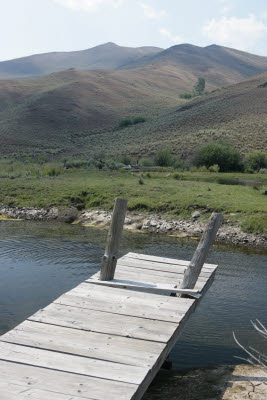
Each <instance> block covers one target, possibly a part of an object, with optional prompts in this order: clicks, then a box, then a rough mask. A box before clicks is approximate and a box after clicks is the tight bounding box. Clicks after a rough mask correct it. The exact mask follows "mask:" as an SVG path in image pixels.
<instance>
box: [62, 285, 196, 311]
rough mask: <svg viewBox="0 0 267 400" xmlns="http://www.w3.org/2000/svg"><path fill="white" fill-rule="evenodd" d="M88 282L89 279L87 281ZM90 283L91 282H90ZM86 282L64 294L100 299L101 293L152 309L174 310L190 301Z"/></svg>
mask: <svg viewBox="0 0 267 400" xmlns="http://www.w3.org/2000/svg"><path fill="white" fill-rule="evenodd" d="M89 281H90V279H89ZM90 282H91V281H90ZM90 282H88V281H85V282H83V283H81V284H80V285H78V286H76V287H75V288H74V289H72V290H70V291H69V292H67V293H66V294H73V295H74V294H77V295H79V296H81V294H82V295H84V296H86V297H88V298H92V299H93V298H94V299H97V298H102V297H103V293H104V294H105V295H106V296H109V295H111V293H112V297H113V298H114V299H118V301H122V300H123V301H126V302H129V303H132V302H134V304H135V305H136V304H137V305H138V304H140V305H144V306H146V305H151V306H154V307H157V306H160V305H162V304H165V305H167V304H168V305H169V306H170V307H173V308H176V309H177V307H179V305H183V306H187V305H188V304H189V303H190V302H191V301H190V300H189V302H188V301H187V299H182V301H181V300H179V301H177V299H174V298H172V297H166V298H165V296H164V297H162V296H161V295H158V294H155V295H153V296H151V293H142V294H141V295H140V293H138V292H137V291H132V290H124V289H116V290H114V289H110V288H108V287H103V288H99V287H97V286H95V285H93V284H92V283H90Z"/></svg>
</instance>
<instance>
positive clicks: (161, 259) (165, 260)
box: [120, 252, 216, 269]
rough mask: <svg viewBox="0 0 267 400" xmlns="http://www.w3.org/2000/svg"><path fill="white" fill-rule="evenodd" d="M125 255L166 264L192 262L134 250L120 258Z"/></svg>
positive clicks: (206, 264) (211, 266) (211, 267)
mask: <svg viewBox="0 0 267 400" xmlns="http://www.w3.org/2000/svg"><path fill="white" fill-rule="evenodd" d="M124 257H125V258H126V257H127V258H134V259H138V260H148V261H155V262H159V263H164V264H174V265H185V266H188V265H189V264H190V261H187V260H177V259H175V258H167V257H158V256H151V255H148V254H141V253H132V252H129V253H127V254H125V255H124V256H123V257H121V258H120V260H123V258H124ZM215 267H216V265H214V264H209V263H205V268H210V269H214V268H215Z"/></svg>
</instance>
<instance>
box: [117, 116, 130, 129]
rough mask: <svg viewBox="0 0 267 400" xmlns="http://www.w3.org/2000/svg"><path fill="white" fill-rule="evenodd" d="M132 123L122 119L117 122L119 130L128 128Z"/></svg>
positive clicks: (128, 119) (127, 119)
mask: <svg viewBox="0 0 267 400" xmlns="http://www.w3.org/2000/svg"><path fill="white" fill-rule="evenodd" d="M132 124H133V122H132V120H131V119H130V118H124V119H122V120H121V121H120V122H119V128H127V127H128V126H130V125H132Z"/></svg>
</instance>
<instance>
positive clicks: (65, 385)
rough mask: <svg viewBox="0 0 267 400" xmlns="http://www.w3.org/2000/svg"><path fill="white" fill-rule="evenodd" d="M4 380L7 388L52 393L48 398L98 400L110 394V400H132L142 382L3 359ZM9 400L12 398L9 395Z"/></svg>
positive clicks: (0, 369) (0, 364) (1, 377)
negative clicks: (68, 371) (15, 386)
mask: <svg viewBox="0 0 267 400" xmlns="http://www.w3.org/2000/svg"><path fill="white" fill-rule="evenodd" d="M0 382H1V383H4V382H6V383H8V389H7V390H9V387H10V388H12V385H20V386H25V387H26V388H31V389H34V390H45V391H47V392H49V393H50V392H51V397H48V400H50V399H51V400H53V399H54V398H53V395H54V393H61V394H65V395H69V396H77V397H78V398H85V399H94V400H106V399H107V394H108V399H110V400H118V399H120V400H129V399H135V393H136V390H137V388H138V385H134V384H129V383H123V382H116V381H112V380H107V379H99V378H94V377H88V376H83V375H76V374H71V373H66V372H62V371H55V370H51V369H45V368H39V367H33V366H30V365H25V364H16V363H12V362H6V361H1V362H0ZM21 399H23V400H24V398H23V397H21V396H20V395H18V396H17V398H16V400H21ZM1 400H2V398H1ZM5 400H10V399H9V398H8V397H7V398H6V399H5ZM34 400H38V397H37V398H34ZM64 400H65V399H64Z"/></svg>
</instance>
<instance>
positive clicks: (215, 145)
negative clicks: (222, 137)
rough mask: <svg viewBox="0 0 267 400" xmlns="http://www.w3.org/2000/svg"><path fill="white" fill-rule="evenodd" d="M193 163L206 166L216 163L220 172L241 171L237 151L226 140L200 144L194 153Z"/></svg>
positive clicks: (241, 167)
mask: <svg viewBox="0 0 267 400" xmlns="http://www.w3.org/2000/svg"><path fill="white" fill-rule="evenodd" d="M194 164H195V165H196V166H198V167H200V166H205V167H207V168H209V167H211V166H212V165H215V164H217V165H218V167H219V168H220V171H221V172H228V171H242V169H243V166H242V164H241V161H240V154H239V152H238V151H237V150H236V149H235V148H234V147H232V146H231V145H230V144H228V143H226V142H221V141H220V142H212V143H209V144H207V145H204V146H201V147H200V148H199V150H198V151H197V152H196V154H195V158H194Z"/></svg>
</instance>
